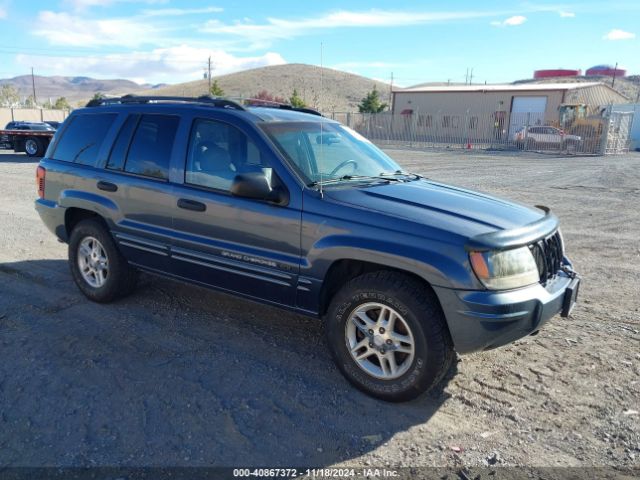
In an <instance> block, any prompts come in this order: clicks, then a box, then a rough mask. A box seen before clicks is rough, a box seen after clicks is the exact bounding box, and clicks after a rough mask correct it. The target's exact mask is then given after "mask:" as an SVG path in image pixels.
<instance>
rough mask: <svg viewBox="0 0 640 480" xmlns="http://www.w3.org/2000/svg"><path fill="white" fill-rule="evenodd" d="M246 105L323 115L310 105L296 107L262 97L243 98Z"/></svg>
mask: <svg viewBox="0 0 640 480" xmlns="http://www.w3.org/2000/svg"><path fill="white" fill-rule="evenodd" d="M242 100H243V101H244V102H246V103H245V105H247V106H250V107H264V108H279V109H282V110H293V111H294V112H302V113H309V114H311V115H317V116H319V117H322V114H321V113H320V112H319V111H318V110H314V109H313V108H308V107H294V106H293V105H289V104H288V103H280V102H274V101H272V100H263V99H261V98H243V99H242Z"/></svg>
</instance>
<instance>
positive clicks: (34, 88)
mask: <svg viewBox="0 0 640 480" xmlns="http://www.w3.org/2000/svg"><path fill="white" fill-rule="evenodd" d="M31 86H32V87H33V106H34V107H35V106H36V104H37V102H36V77H34V76H33V67H31Z"/></svg>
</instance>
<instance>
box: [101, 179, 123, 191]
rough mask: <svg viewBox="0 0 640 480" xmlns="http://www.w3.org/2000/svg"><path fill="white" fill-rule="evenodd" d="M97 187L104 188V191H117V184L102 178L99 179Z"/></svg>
mask: <svg viewBox="0 0 640 480" xmlns="http://www.w3.org/2000/svg"><path fill="white" fill-rule="evenodd" d="M98 188H99V189H100V190H104V191H105V192H116V191H118V186H117V185H116V184H115V183H111V182H103V181H102V180H100V181H99V182H98Z"/></svg>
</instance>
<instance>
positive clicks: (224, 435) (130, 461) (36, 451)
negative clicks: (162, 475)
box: [0, 150, 640, 468]
mask: <svg viewBox="0 0 640 480" xmlns="http://www.w3.org/2000/svg"><path fill="white" fill-rule="evenodd" d="M388 152H389V153H390V154H391V155H392V156H393V157H394V158H396V159H397V160H398V161H400V163H402V164H403V165H404V166H405V167H407V168H408V169H410V170H413V171H416V172H420V173H423V174H425V175H426V176H428V177H430V178H433V179H435V180H438V181H444V182H449V183H453V184H457V185H461V186H464V187H469V188H473V189H478V190H482V191H485V192H489V193H492V194H496V195H499V196H503V197H507V198H511V199H514V200H518V201H520V202H522V203H526V204H544V205H547V206H549V207H551V208H552V210H554V211H555V212H556V213H557V214H558V216H559V217H560V219H561V224H562V229H563V234H564V237H565V242H566V244H567V250H568V254H569V256H570V257H571V258H572V259H573V260H574V262H575V266H576V268H577V269H578V271H580V272H581V274H582V275H583V277H584V283H583V285H582V287H581V298H580V303H579V304H578V305H577V306H576V308H575V309H574V312H573V314H572V316H571V317H570V318H568V319H561V318H559V317H556V318H555V319H554V320H553V321H551V322H550V323H549V324H548V325H547V326H545V328H544V329H543V330H542V331H541V332H540V334H539V335H537V336H535V337H529V338H526V339H523V340H521V341H518V342H516V343H514V344H512V345H510V346H507V347H503V348H500V349H497V350H494V351H491V352H485V353H482V354H474V355H469V356H464V357H461V358H460V360H459V362H458V363H457V364H456V365H455V366H454V368H453V369H452V371H451V372H450V375H449V377H448V379H447V381H446V382H445V383H444V384H443V386H442V388H441V389H439V390H438V391H435V392H432V393H430V394H428V395H426V396H423V397H421V398H419V399H417V400H415V401H412V402H409V403H405V404H387V403H384V402H381V401H377V400H374V399H372V398H369V397H367V396H365V395H364V394H361V393H360V392H358V391H356V390H355V389H354V388H352V387H351V386H350V385H349V384H348V383H347V382H346V381H345V380H344V379H343V378H342V376H341V375H340V374H339V372H338V371H337V369H336V368H335V367H334V366H333V363H332V361H331V359H330V357H329V353H328V351H327V349H326V348H325V346H324V343H323V335H322V326H321V323H320V322H318V321H316V320H313V319H308V318H305V317H301V316H298V315H295V314H291V313H287V312H283V311H280V310H276V309H274V308H270V307H265V306H261V305H257V304H253V303H249V302H246V301H241V300H238V299H234V298H232V297H228V296H225V295H222V294H218V293H215V292H211V291H208V290H204V289H201V288H198V287H194V286H188V285H183V284H180V283H174V282H171V281H168V280H164V279H161V278H156V277H151V276H144V277H143V281H142V285H141V286H140V288H139V289H138V291H137V293H135V294H134V295H132V296H131V297H129V298H127V299H125V300H122V301H119V302H117V303H114V304H111V305H97V304H93V303H90V302H88V301H87V300H85V299H84V297H82V296H81V295H80V293H79V292H78V290H77V289H76V288H75V286H74V285H73V283H72V280H71V277H70V274H69V271H68V268H67V265H66V260H65V257H66V246H65V245H63V244H60V243H58V242H57V241H56V240H55V239H54V238H53V236H52V235H51V234H50V233H49V232H48V231H46V230H45V228H44V226H43V225H42V224H41V222H40V221H39V219H38V217H37V214H36V213H35V211H34V209H33V198H34V196H35V184H34V169H35V163H34V162H33V161H32V160H30V159H28V158H27V157H25V156H22V155H13V154H8V153H2V154H0V192H1V193H0V195H1V197H0V198H1V199H2V200H1V201H0V360H1V361H0V407H1V411H0V467H1V466H41V465H54V466H93V465H124V466H149V465H153V466H201V465H207V466H211V465H218V466H238V465H277V466H292V465H314V466H329V465H353V466H364V465H374V466H396V467H399V466H441V467H448V468H456V467H459V466H461V465H468V466H477V467H483V466H487V465H489V466H501V465H517V466H529V467H555V466H562V467H567V466H574V467H585V466H626V467H639V466H640V413H638V412H639V411H640V401H639V399H640V294H639V288H638V284H639V283H640V245H639V243H638V239H640V154H629V155H626V156H617V157H592V158H585V157H573V158H556V157H551V156H544V155H528V156H524V155H519V156H511V155H508V154H502V153H500V154H495V155H490V154H485V153H475V152H461V151H457V152H426V153H425V152H415V151H409V150H388Z"/></svg>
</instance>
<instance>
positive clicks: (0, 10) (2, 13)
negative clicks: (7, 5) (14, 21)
mask: <svg viewBox="0 0 640 480" xmlns="http://www.w3.org/2000/svg"><path fill="white" fill-rule="evenodd" d="M3 18H7V11H6V10H5V9H4V7H2V6H0V20H2V19H3Z"/></svg>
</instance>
